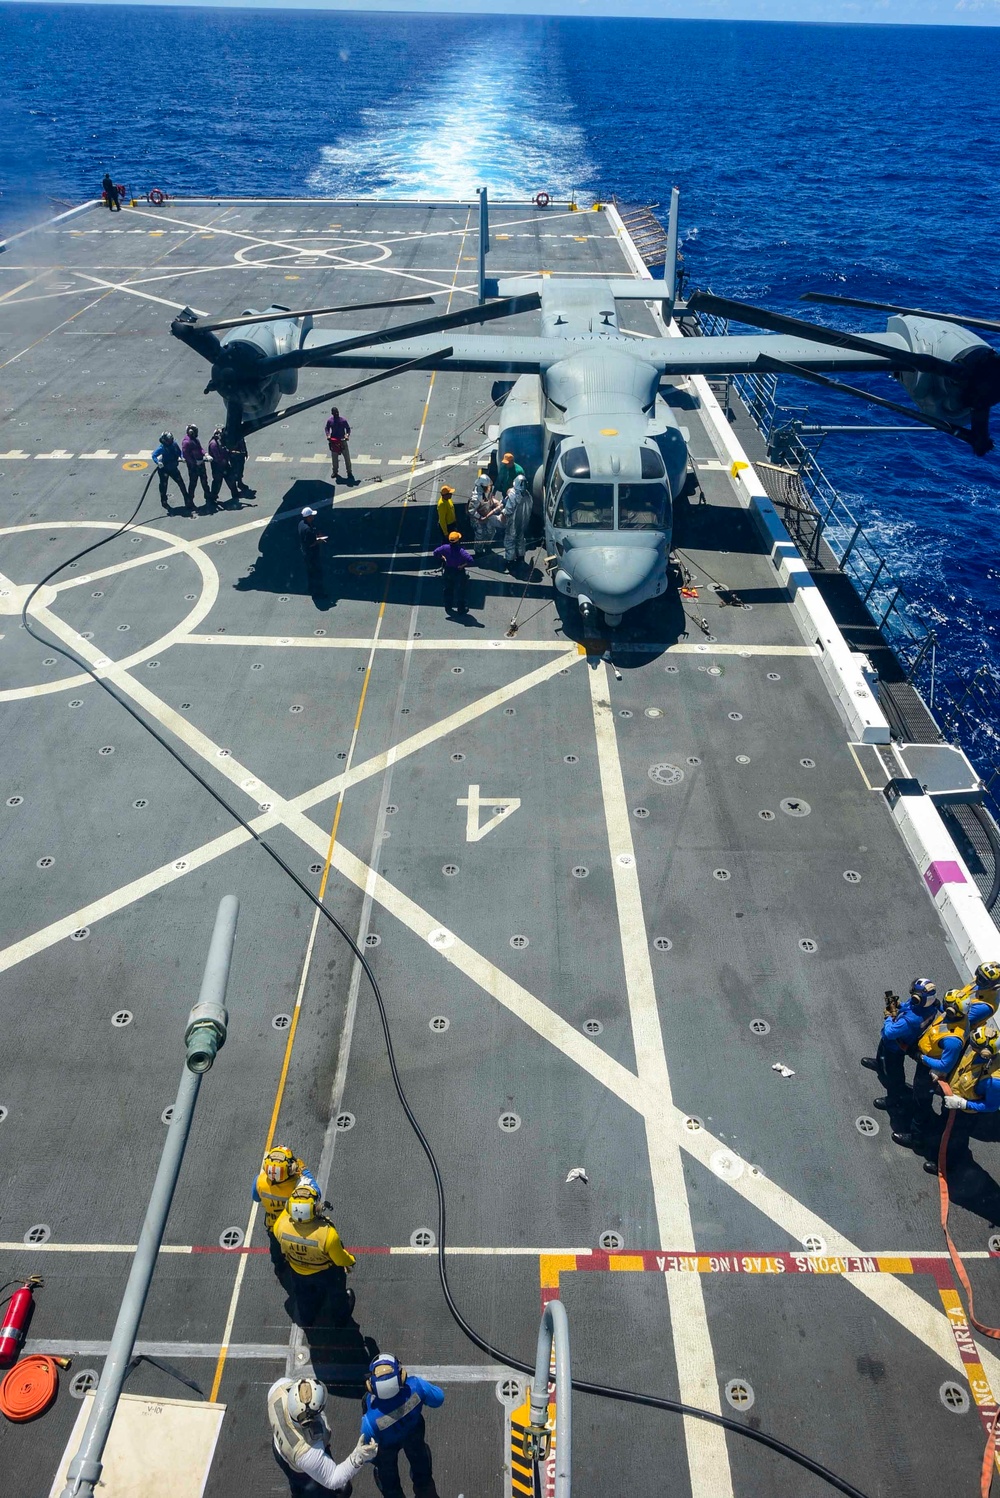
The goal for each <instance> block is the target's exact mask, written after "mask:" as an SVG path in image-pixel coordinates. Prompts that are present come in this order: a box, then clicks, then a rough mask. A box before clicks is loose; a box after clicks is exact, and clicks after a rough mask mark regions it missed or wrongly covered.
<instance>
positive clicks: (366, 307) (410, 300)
mask: <svg viewBox="0 0 1000 1498" xmlns="http://www.w3.org/2000/svg"><path fill="white" fill-rule="evenodd" d="M433 301H434V298H433V297H432V296H400V297H392V298H390V299H389V300H388V301H384V302H354V303H352V304H351V305H349V306H343V307H304V308H303V309H302V311H300V312H289V311H283V312H258V313H255V314H254V315H253V316H252V317H227V318H224V319H222V320H221V321H213V322H203V321H202V320H201V318H200V317H199V319H198V321H197V323H196V324H194V326H195V327H197V328H199V329H203V330H204V331H206V332H213V331H216V330H217V329H219V328H249V327H250V326H251V324H253V323H259V322H286V321H288V319H290V318H296V317H323V316H325V315H326V314H327V313H328V312H372V311H374V310H376V309H377V308H379V307H427V306H430V305H431V304H432V303H433Z"/></svg>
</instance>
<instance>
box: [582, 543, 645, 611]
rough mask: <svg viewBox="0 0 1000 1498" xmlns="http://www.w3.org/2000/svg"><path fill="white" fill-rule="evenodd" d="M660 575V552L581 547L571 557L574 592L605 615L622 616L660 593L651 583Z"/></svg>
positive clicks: (636, 548)
mask: <svg viewBox="0 0 1000 1498" xmlns="http://www.w3.org/2000/svg"><path fill="white" fill-rule="evenodd" d="M658 571H662V558H661V556H660V551H659V548H655V547H646V546H641V547H631V546H629V547H625V546H581V547H578V548H576V549H575V551H574V553H573V581H574V583H575V584H576V591H577V592H579V593H585V594H586V595H587V597H589V598H592V599H593V601H594V603H595V604H596V605H597V607H598V608H599V609H603V610H604V611H605V613H609V614H622V613H624V612H625V610H626V609H630V608H633V607H634V606H635V605H636V604H637V603H641V602H643V600H644V599H646V598H650V597H653V596H654V594H655V593H657V592H661V591H662V588H657V587H656V585H655V582H654V581H653V579H654V578H655V575H656V573H657V572H658Z"/></svg>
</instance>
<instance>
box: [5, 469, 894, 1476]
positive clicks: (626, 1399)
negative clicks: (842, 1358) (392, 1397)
mask: <svg viewBox="0 0 1000 1498" xmlns="http://www.w3.org/2000/svg"><path fill="white" fill-rule="evenodd" d="M155 472H156V470H155V468H154V469H153V470H152V472H151V473H150V475H149V477H148V478H147V480H146V483H145V485H144V487H143V491H142V494H141V495H140V496H139V503H138V504H137V505H136V507H135V509H134V510H133V512H132V514H131V515H130V516H129V518H128V520H126V521H125V523H124V524H123V525H121V526H120V527H119V528H118V530H116V531H112V532H111V533H110V534H109V535H107V536H104V537H102V539H101V540H100V541H95V542H93V543H92V544H91V545H90V546H86V547H84V548H83V550H82V551H78V552H76V553H75V554H74V555H73V556H71V557H67V559H66V560H65V561H64V562H60V563H59V564H58V566H56V567H53V568H52V570H51V571H50V572H47V573H46V575H45V576H44V577H43V578H42V580H41V582H39V583H36V584H35V586H34V587H33V588H32V590H31V592H30V593H29V594H28V597H27V598H26V599H25V602H24V607H23V608H22V610H21V623H22V625H23V626H24V628H25V629H26V630H27V631H28V634H29V635H30V636H31V637H32V639H33V640H36V641H37V642H38V643H39V644H40V645H43V646H44V647H45V648H46V649H51V650H56V651H58V653H59V654H60V655H62V656H63V657H65V659H66V660H68V661H70V662H71V663H72V664H73V665H75V666H77V667H79V668H80V669H82V670H83V671H85V672H86V673H87V675H88V676H90V677H92V679H93V680H94V681H95V682H96V683H97V685H98V686H99V687H100V688H101V689H102V691H104V692H106V693H107V694H108V696H109V697H111V698H113V700H114V701H115V702H116V703H117V704H118V706H119V707H121V708H124V710H125V712H127V713H128V715H129V717H130V718H132V719H134V721H135V722H136V723H138V724H139V727H140V728H143V729H145V731H146V732H147V733H148V734H150V735H151V736H152V737H153V738H154V739H155V740H156V742H157V743H158V744H159V745H160V746H161V748H163V749H165V750H166V752H167V753H168V754H169V755H170V756H171V758H172V759H174V760H175V761H176V762H177V764H179V765H180V766H181V768H182V769H183V770H186V771H187V773H188V774H189V775H190V776H191V777H192V778H193V779H194V780H196V781H197V782H198V784H199V785H200V786H201V787H202V789H203V790H205V791H207V792H208V794H209V795H210V796H211V797H212V798H213V800H214V801H216V802H217V804H218V805H219V806H221V807H222V808H223V810H224V811H226V812H227V813H228V814H229V816H231V817H232V819H233V821H234V822H236V823H238V824H239V826H240V827H242V828H243V830H244V832H246V833H247V834H248V835H249V836H250V837H251V838H252V839H253V840H254V842H255V843H257V844H258V845H259V846H260V847H261V848H262V849H263V850H264V852H265V853H267V854H268V855H269V857H270V858H272V859H273V860H274V862H275V863H276V864H277V865H278V867H279V868H280V869H281V870H282V872H283V873H285V874H287V876H288V878H289V879H291V881H292V882H293V884H295V885H296V886H297V888H298V889H299V890H301V892H302V894H303V895H304V896H305V897H306V899H307V900H308V901H309V902H310V904H312V905H314V906H315V907H316V909H317V910H318V911H320V912H321V914H322V915H323V916H324V917H325V918H326V920H328V921H329V923H330V925H331V926H332V927H333V928H334V930H335V931H337V932H338V933H339V934H340V936H342V937H343V939H344V941H345V942H346V943H347V945H348V946H349V947H350V949H351V951H352V952H353V954H354V956H355V958H356V959H357V961H358V962H359V963H360V964H361V967H362V969H363V971H364V974H365V977H366V978H367V979H368V982H369V985H370V986H371V991H372V995H373V997H374V999H375V1003H376V1006H377V1008H378V1013H379V1019H380V1021H381V1024H382V1034H383V1036H384V1038H385V1049H386V1055H387V1057H388V1060H389V1069H390V1071H391V1073H392V1085H393V1087H394V1088H395V1090H396V1096H397V1097H398V1099H399V1102H400V1106H401V1107H402V1109H403V1112H404V1113H405V1114H406V1119H407V1122H408V1123H409V1125H410V1128H411V1129H412V1130H413V1133H414V1134H415V1135H416V1138H417V1141H418V1143H419V1144H420V1147H421V1149H422V1150H423V1152H424V1154H425V1156H426V1157H427V1163H428V1165H429V1166H430V1168H431V1174H432V1175H433V1177H434V1189H435V1191H436V1193H437V1203H438V1235H437V1240H438V1241H437V1263H438V1275H439V1278H440V1280H441V1292H442V1294H443V1295H444V1300H445V1304H446V1305H447V1307H448V1310H449V1312H450V1314H451V1317H452V1319H453V1320H454V1322H455V1324H456V1325H457V1326H458V1328H459V1330H460V1331H461V1332H462V1333H463V1335H464V1336H466V1337H467V1338H468V1340H469V1341H470V1342H471V1343H472V1344H473V1345H474V1346H475V1347H478V1348H479V1350H480V1352H484V1353H485V1354H486V1356H487V1357H489V1358H490V1359H492V1360H493V1361H494V1362H497V1363H503V1364H505V1365H506V1366H507V1367H509V1368H515V1369H517V1371H518V1372H519V1373H527V1374H532V1373H534V1364H532V1363H526V1362H523V1361H522V1360H521V1359H520V1358H515V1357H511V1356H510V1354H509V1353H506V1352H504V1351H503V1350H502V1348H498V1347H494V1346H493V1344H492V1343H491V1342H487V1341H486V1340H485V1338H483V1337H481V1336H480V1335H479V1333H478V1332H477V1331H476V1330H475V1328H474V1327H472V1326H470V1325H469V1323H468V1321H466V1319H465V1317H464V1316H463V1314H462V1312H461V1310H460V1309H459V1306H458V1304H457V1302H456V1300H455V1297H454V1296H453V1294H452V1291H451V1285H450V1283H449V1281H448V1266H447V1263H446V1261H445V1241H446V1230H447V1210H446V1201H445V1190H444V1181H443V1179H442V1176H441V1169H440V1166H439V1165H438V1162H437V1156H436V1155H435V1154H434V1151H433V1149H432V1148H431V1144H430V1141H429V1140H428V1138H427V1135H426V1134H425V1133H424V1131H423V1129H422V1128H421V1126H420V1122H419V1120H418V1119H417V1116H416V1114H415V1113H414V1111H413V1109H412V1107H411V1106H410V1101H409V1099H408V1098H407V1096H406V1091H405V1089H404V1087H403V1082H402V1078H401V1077H400V1075H399V1067H398V1065H397V1064H396V1053H395V1049H394V1047H393V1043H392V1031H391V1029H390V1027H389V1017H388V1015H387V1013H386V1007H385V1000H384V999H383V997H382V990H381V989H380V988H379V985H378V979H377V978H376V977H375V974H374V973H373V972H372V969H371V967H370V965H369V962H368V959H367V957H366V956H365V954H364V952H363V951H362V950H361V948H360V947H359V946H358V944H357V942H356V941H355V940H354V938H353V936H351V934H350V932H349V931H348V930H347V928H346V927H345V926H344V925H342V924H341V922H340V921H339V920H338V918H337V917H336V916H335V915H334V914H333V911H332V910H330V909H329V907H328V906H327V905H326V904H325V903H324V902H323V901H322V900H321V899H320V897H319V896H318V895H317V894H315V892H314V891H313V890H311V889H310V888H309V886H308V885H307V884H306V883H305V881H304V880H303V879H302V878H300V876H299V875H298V874H297V873H296V872H295V870H294V869H293V868H292V866H291V865H290V864H289V863H287V862H286V861H285V859H284V858H283V857H282V856H281V854H280V853H279V852H278V850H277V849H276V848H274V847H272V846H271V844H270V843H269V842H267V840H266V839H265V838H263V837H261V835H260V833H259V832H257V831H256V830H255V829H254V828H253V827H252V826H251V825H250V823H249V822H248V821H247V819H246V818H245V817H244V816H243V815H242V814H241V813H240V812H239V811H238V810H237V809H236V807H235V806H233V804H232V803H231V802H230V801H229V800H228V799H227V798H226V797H225V796H224V795H223V794H222V792H221V791H219V790H217V789H216V788H215V786H213V785H212V784H211V783H210V782H209V781H208V780H206V778H205V776H204V775H202V773H201V771H200V770H199V769H198V768H197V766H196V765H194V764H192V763H191V761H190V760H188V759H186V758H185V756H184V755H183V754H182V753H181V752H180V750H179V749H176V748H175V747H174V745H173V744H171V743H170V741H169V739H167V738H166V737H165V736H164V735H163V734H162V733H161V732H160V730H159V728H157V727H156V725H155V724H153V723H151V722H149V720H148V719H146V718H144V717H143V716H142V714H141V713H139V712H138V711H137V710H136V708H135V707H134V706H133V705H132V703H131V702H129V701H128V699H127V698H126V697H123V696H121V695H120V693H119V692H118V691H117V690H116V689H115V688H114V687H113V686H112V685H111V683H110V682H108V681H105V680H104V679H103V678H102V677H101V676H99V675H98V673H97V672H96V671H95V670H94V669H93V667H91V665H90V664H89V663H88V662H87V661H86V660H84V658H83V657H82V656H79V655H77V654H76V652H75V651H73V650H71V649H69V647H68V646H65V645H63V644H61V643H60V642H59V641H58V640H47V639H45V638H44V636H42V635H41V634H39V633H38V631H37V630H36V629H35V628H34V627H33V626H32V624H31V621H30V620H29V617H28V610H29V608H30V607H31V603H32V600H33V599H34V597H35V595H36V593H38V592H39V590H40V589H41V588H44V587H45V586H46V585H47V584H48V583H50V582H51V581H52V579H53V578H54V577H56V576H57V575H58V574H59V573H60V572H62V571H63V570H64V568H66V567H68V566H70V564H71V563H73V562H79V561H81V560H82V559H83V557H85V556H88V555H89V554H90V553H91V552H93V551H97V550H98V549H99V548H100V547H102V546H106V545H107V544H108V542H110V541H114V540H117V538H118V537H119V536H121V535H122V534H123V533H124V532H125V531H127V530H128V529H130V527H131V526H133V525H134V524H135V521H136V519H137V518H138V515H139V511H140V510H141V509H142V505H143V501H144V500H145V498H146V494H147V493H148V491H149V486H150V484H151V483H152V481H153V477H154V475H155ZM573 1388H574V1389H576V1390H577V1392H578V1393H580V1394H593V1395H595V1396H596V1397H597V1398H599V1399H613V1400H616V1401H618V1402H620V1403H624V1404H638V1405H645V1406H647V1407H648V1408H649V1409H654V1410H667V1411H668V1412H669V1413H671V1414H674V1415H685V1416H688V1417H689V1418H691V1419H694V1420H704V1421H705V1422H706V1423H707V1424H709V1425H717V1426H720V1427H721V1428H722V1429H723V1430H727V1431H730V1432H731V1433H732V1434H733V1435H738V1436H744V1437H745V1438H746V1439H747V1440H750V1441H755V1442H756V1443H757V1445H759V1446H766V1447H767V1448H768V1449H769V1450H770V1451H774V1452H777V1454H778V1455H779V1456H783V1457H785V1458H786V1459H787V1460H788V1461H791V1462H795V1463H796V1465H797V1466H799V1467H802V1468H804V1469H805V1471H807V1472H811V1473H812V1474H813V1476H814V1477H819V1478H820V1479H821V1480H822V1481H823V1482H825V1483H828V1484H829V1486H830V1487H832V1488H836V1490H837V1492H839V1493H845V1494H846V1495H847V1498H866V1495H865V1494H864V1493H862V1492H861V1490H860V1489H859V1488H856V1487H854V1486H853V1485H852V1484H851V1483H849V1482H848V1481H847V1480H846V1478H843V1477H838V1476H837V1474H836V1473H835V1472H831V1471H830V1469H829V1467H824V1466H823V1464H822V1462H817V1461H813V1459H812V1457H810V1456H806V1455H805V1453H804V1452H802V1451H797V1450H796V1449H795V1447H794V1446H789V1445H788V1444H787V1443H786V1442H785V1441H781V1440H779V1439H778V1437H777V1436H771V1435H768V1434H767V1432H766V1431H761V1430H752V1429H751V1428H750V1426H748V1425H741V1424H740V1423H739V1422H738V1421H737V1420H733V1419H730V1417H729V1416H728V1415H720V1414H716V1413H715V1412H714V1411H713V1410H703V1409H699V1408H698V1407H697V1406H696V1405H690V1404H682V1403H681V1401H680V1400H678V1399H667V1398H663V1397H661V1396H659V1395H655V1394H640V1393H638V1392H637V1391H634V1390H632V1389H618V1388H614V1387H611V1386H609V1385H606V1384H596V1383H588V1382H587V1381H586V1380H584V1379H579V1378H574V1379H573Z"/></svg>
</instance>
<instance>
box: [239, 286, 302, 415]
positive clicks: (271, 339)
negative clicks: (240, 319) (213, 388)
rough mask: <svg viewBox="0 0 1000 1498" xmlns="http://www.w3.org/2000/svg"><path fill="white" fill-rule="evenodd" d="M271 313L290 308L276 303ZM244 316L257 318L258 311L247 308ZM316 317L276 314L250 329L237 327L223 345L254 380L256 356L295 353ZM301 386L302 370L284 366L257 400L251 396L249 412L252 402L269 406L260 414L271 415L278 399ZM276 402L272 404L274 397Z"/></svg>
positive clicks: (300, 346)
mask: <svg viewBox="0 0 1000 1498" xmlns="http://www.w3.org/2000/svg"><path fill="white" fill-rule="evenodd" d="M265 311H267V312H275V313H281V312H287V311H288V308H287V307H279V306H278V305H277V304H276V303H272V305H271V306H270V307H267V308H265ZM242 315H243V316H244V317H255V316H256V315H257V314H256V313H255V312H254V310H253V308H251V307H248V308H245V309H244V311H243V314H242ZM312 326H313V320H312V318H311V317H303V318H296V317H276V319H275V321H274V322H262V323H252V324H251V325H250V326H249V327H246V328H234V329H233V330H232V332H230V333H227V334H226V335H225V337H224V338H223V339H222V347H223V348H227V349H232V350H233V353H234V354H235V355H236V358H237V360H238V362H239V365H240V368H241V370H242V369H243V368H244V367H245V369H246V371H247V374H248V376H249V377H250V379H252V373H253V364H254V360H255V359H273V358H274V357H275V356H276V355H278V354H291V353H294V352H295V351H296V350H297V349H300V348H302V346H303V345H304V343H305V341H306V337H307V335H308V334H309V333H311V332H312ZM247 383H249V380H248V382H247ZM298 388H299V372H298V370H297V369H282V370H279V371H278V373H277V374H276V375H274V376H272V377H271V379H269V380H268V382H267V386H266V387H262V389H261V391H260V393H259V394H258V395H257V397H256V400H255V399H254V398H253V397H248V398H247V399H246V400H245V402H244V404H245V407H246V410H247V414H248V415H249V413H250V407H251V405H259V406H261V407H268V406H269V409H267V410H266V411H265V410H263V409H262V410H260V411H258V412H256V413H255V414H256V415H265V414H267V415H270V413H271V412H272V411H274V410H276V409H277V405H278V401H279V400H280V398H281V396H283V395H294V394H295V392H296V391H297V390H298ZM272 392H273V404H270V405H269V402H270V401H271V399H272Z"/></svg>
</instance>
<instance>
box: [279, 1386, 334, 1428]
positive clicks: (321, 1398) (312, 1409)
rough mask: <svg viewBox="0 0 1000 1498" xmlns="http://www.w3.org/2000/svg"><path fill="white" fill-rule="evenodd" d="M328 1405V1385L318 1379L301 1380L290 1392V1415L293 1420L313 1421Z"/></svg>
mask: <svg viewBox="0 0 1000 1498" xmlns="http://www.w3.org/2000/svg"><path fill="white" fill-rule="evenodd" d="M325 1404H326V1384H324V1383H320V1381H319V1379H318V1378H300V1379H298V1380H297V1381H296V1382H295V1383H293V1384H292V1387H291V1388H290V1389H289V1391H288V1413H289V1415H291V1417H292V1419H293V1420H296V1421H300V1422H301V1421H303V1420H312V1419H314V1418H315V1416H316V1415H318V1414H320V1413H321V1411H322V1409H323V1407H324V1405H325Z"/></svg>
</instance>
